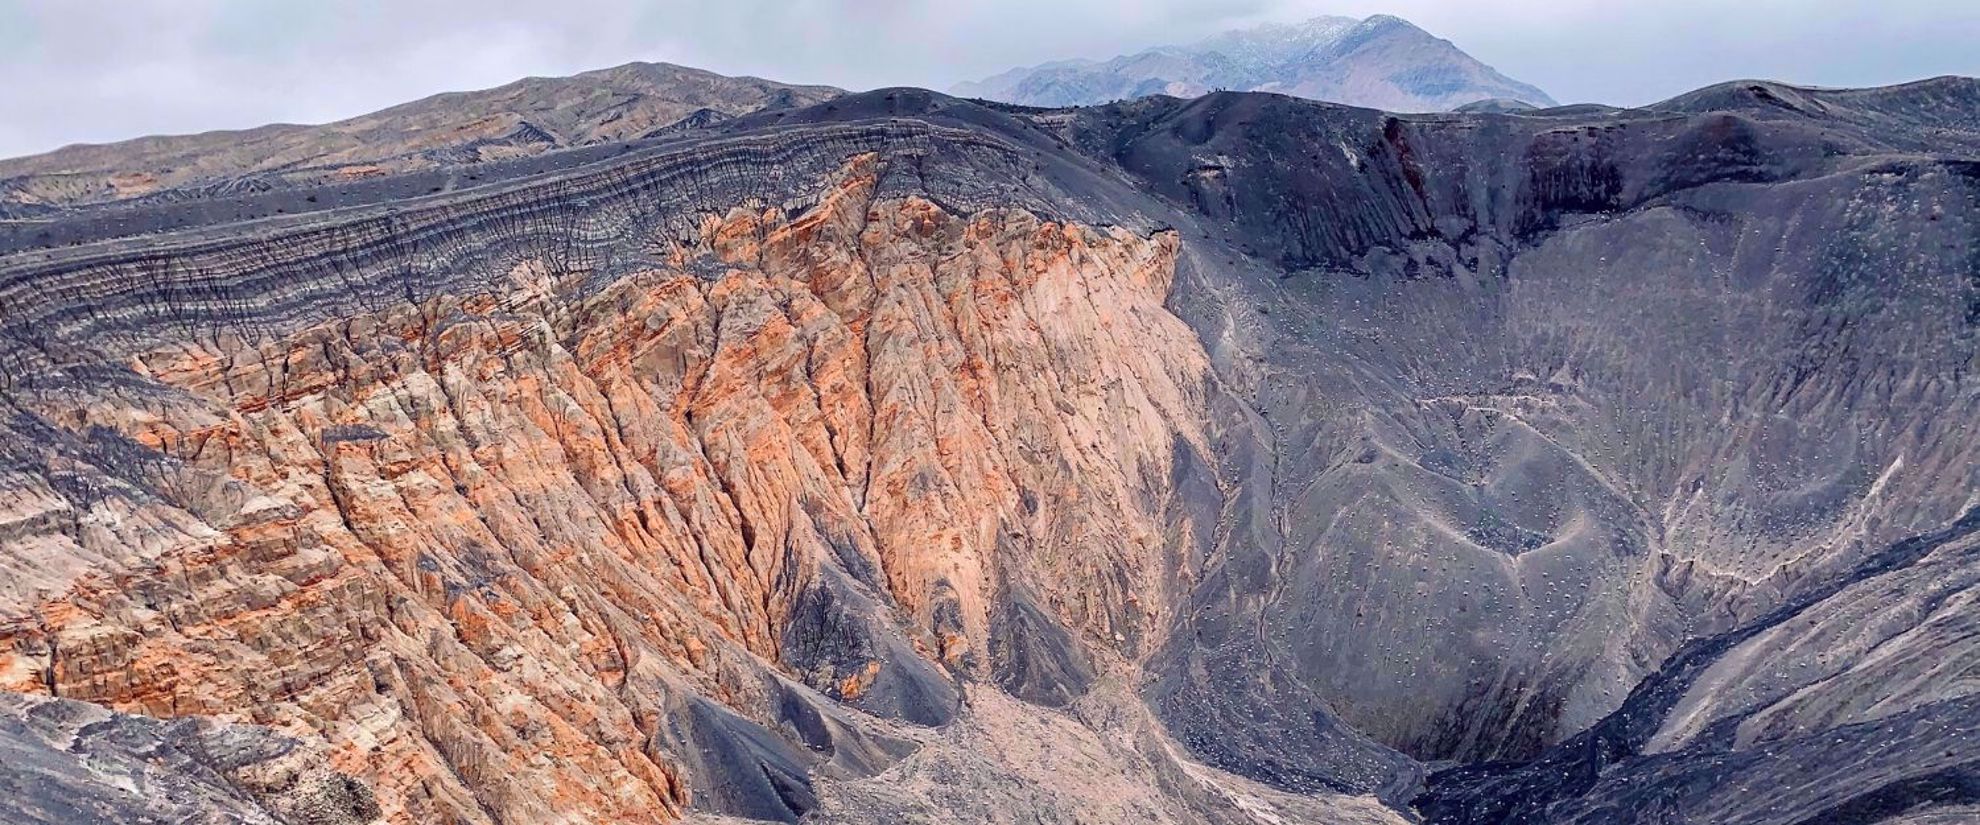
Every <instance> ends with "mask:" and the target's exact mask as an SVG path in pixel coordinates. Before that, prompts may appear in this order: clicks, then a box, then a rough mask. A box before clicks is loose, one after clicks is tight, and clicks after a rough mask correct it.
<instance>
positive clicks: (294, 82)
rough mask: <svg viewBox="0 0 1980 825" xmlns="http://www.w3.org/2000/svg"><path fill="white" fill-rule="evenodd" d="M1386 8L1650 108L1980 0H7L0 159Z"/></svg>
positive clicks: (1905, 31) (1899, 44) (963, 69)
mask: <svg viewBox="0 0 1980 825" xmlns="http://www.w3.org/2000/svg"><path fill="white" fill-rule="evenodd" d="M1378 12H1386V13H1393V14H1399V15H1401V16H1403V17H1407V18H1409V19H1411V20H1413V21H1415V22H1417V23H1418V24H1419V25H1422V26H1423V27H1424V28H1426V29H1429V30H1430V31H1432V32H1434V33H1436V34H1438V35H1440V36H1443V37H1446V38H1449V39H1451V40H1452V41H1454V42H1456V43H1457V44H1458V45H1459V46H1460V47H1462V48H1464V49H1465V50H1467V51H1469V52H1471V53H1472V54H1474V55H1476V56H1477V57H1479V58H1480V59H1482V60H1484V61H1486V62H1487V63H1491V64H1493V65H1495V66H1497V67H1498V68H1500V69H1501V70H1503V71H1505V72H1506V73H1507V74H1509V75H1511V76H1513V77H1516V78H1519V79H1522V80H1526V81H1529V82H1532V83H1535V84H1538V85H1540V86H1541V87H1543V88H1545V89H1547V90H1548V91H1549V92H1550V93H1552V94H1553V95H1554V96H1555V97H1557V98H1560V99H1562V100H1601V101H1606V102H1615V103H1624V104H1630V103H1644V102H1649V101H1652V100H1656V99H1659V98H1663V97H1668V96H1670V95H1673V94H1676V93H1679V92H1682V91H1685V90H1688V89H1690V88H1695V87H1697V86H1701V85H1705V84H1707V83H1711V82H1714V81H1718V80H1724V79H1729V78H1734V77H1747V76H1765V77H1772V78H1776V79H1783V80H1789V81H1795V82H1806V83H1816V84H1824V85H1868V84H1878V83H1889V82H1895V81H1900V80H1905V79H1911V78H1915V77H1921V76H1928V75H1933V74H1943V73H1965V74H1974V73H1980V56H1976V53H1980V50H1976V49H1974V48H1972V45H1973V44H1974V43H1976V42H1980V4H1975V3H1972V2H1971V1H1970V0H1937V2H1934V1H1933V0H1883V2H1874V3H1873V2H1844V1H1843V0H1803V1H1802V2H1788V0H1749V1H1748V2H1743V3H1732V2H1722V0H1665V2H1660V3H1639V4H1629V5H1626V6H1625V5H1623V4H1619V3H1615V2H1611V0H1550V1H1549V2H1540V0H1500V2H1449V0H1389V2H1365V1H1364V0H1339V1H1338V2H1315V1H1313V0H1141V1H1140V2H1133V1H1132V0H948V2H943V0H779V1H777V2H771V1H770V0H713V1H711V0H662V1H661V2H634V0H558V2H554V3H544V2H541V0H527V2H524V1H523V0H421V1H420V2H403V0H345V1H344V2H338V3H311V2H290V1H289V0H0V72H4V73H5V76H6V77H7V78H8V81H7V82H6V83H5V84H0V156H10V155H16V154H23V153H27V152H34V151H44V150H48V149H52V148H55V147H56V146H59V145H62V144H65V143H70V142H77V141H87V142H101V141H108V140H117V139H123V138H129V137H135V136H138V135H144V134H157V133H173V132H191V131H202V130H207V129H217V128H243V127H249V126H255V125H260V124H262V123H267V122H274V121H288V122H323V121H328V120H334V119H338V118H342V117H348V116H351V115H356V114H361V113H363V112H366V111H371V110H374V109H378V108H382V107H384V106H388V105H391V104H394V103H399V102H403V101H406V100H411V99H415V98H419V97H423V96H425V95H428V94H432V93H435V92H440V91H448V90H459V89H474V88H485V87H489V86H495V85H500V84H502V83H505V82H508V81H510V80H514V79H516V78H518V77H522V76H526V75H555V74H570V73H573V72H577V71H582V70H585V69H591V68H600V67H604V66H611V65H616V64H619V63H624V62H627V61H631V60H664V61H670V62H675V63H682V64H687V65H693V66H700V67H703V68H708V69H713V70H715V71H720V72H726V73H734V74H755V75H760V76H764V77H770V78H773V79H778V80H787V81H792V82H811V83H829V84H833V85H838V86H844V87H847V88H854V89H863V88H874V87H878V86H888V85H919V86H931V87H935V88H946V87H948V86H949V85H951V84H954V83H956V82H958V81H961V80H966V79H972V78H975V77H980V76H983V75H987V74H992V73H995V72H998V71H1001V70H1003V69H1006V68H1009V67H1011V66H1016V65H1025V64H1031V63H1038V62H1042V61H1046V60H1053V59H1059V58H1064V57H1073V56H1089V57H1105V56H1109V55H1112V54H1117V53H1121V52H1124V51H1132V50H1135V49H1139V48H1143V47H1146V46H1150V45H1156V44H1161V43H1172V42H1182V41H1187V40H1192V39H1196V38H1198V37H1202V36H1204V35H1207V34H1210V33H1213V32H1215V31H1219V30H1222V29H1226V28H1231V27H1235V26H1240V25H1248V24H1251V23H1256V22H1262V21H1265V20H1295V19H1301V18H1304V17H1309V16H1313V15H1316V14H1323V13H1328V14H1351V15H1356V16H1361V15H1367V14H1373V13H1378Z"/></svg>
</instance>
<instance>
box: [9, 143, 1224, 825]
mask: <svg viewBox="0 0 1980 825" xmlns="http://www.w3.org/2000/svg"><path fill="white" fill-rule="evenodd" d="M873 164H874V161H873V159H872V158H870V157H868V158H862V159H861V160H858V161H855V162H854V163H853V164H851V165H850V166H849V167H848V168H847V169H846V170H845V171H844V173H843V174H842V175H841V176H840V178H839V179H838V180H836V181H834V182H832V184H831V188H830V191H829V194H828V195H827V196H826V197H824V198H823V199H822V201H821V202H820V204H819V205H818V206H816V207H814V208H812V209H809V210H807V211H805V212H803V213H802V214H799V215H796V216H794V217H790V218H786V217H784V216H783V215H782V213H781V211H780V210H776V209H764V208H756V207H743V208H737V209H734V210H732V211H730V212H729V213H728V214H726V215H710V216H708V217H707V218H706V219H705V220H704V222H703V225H702V228H701V232H700V233H699V239H698V240H696V241H693V242H690V243H686V244H680V245H677V246H676V247H674V248H673V249H672V250H671V251H670V252H668V253H667V255H666V258H667V260H669V261H671V265H668V266H664V267H661V268H655V269H652V270H649V271H643V272H639V273H637V274H634V275H632V276H629V277H626V278H623V279H621V280H619V281H618V282H616V283H614V284H612V285H610V286H609V287H607V288H605V289H603V290H602V291H598V292H596V293H595V294H590V295H585V296H581V297H574V296H572V295H571V294H570V292H569V289H570V287H571V284H572V283H575V281H576V278H575V277H573V276H571V275H569V274H566V275H564V276H562V277H557V276H553V275H552V274H551V273H552V272H553V270H552V268H551V267H550V265H549V264H548V262H536V261H532V262H524V263H523V264H520V265H518V266H516V267H515V268H514V270H513V271H511V272H510V273H509V285H508V287H507V288H506V289H504V290H502V291H499V292H493V293H488V294H477V295H462V296H447V297H441V298H437V299H434V300H431V301H427V302H425V303H424V304H422V305H419V306H417V307H414V306H404V307H395V308H390V309H386V310H384V311H381V312H377V313H373V314H369V315H363V316H359V317H353V318H347V319H343V320H339V321H336V322H334V323H329V324H323V325H319V326H315V327H312V328H309V329H306V330H304V331H302V332H300V333H298V334H296V335H293V336H291V337H289V338H288V340H286V341H281V342H270V343H265V344H260V345H252V346H249V345H240V344H237V343H234V342H227V341H220V342H207V343H204V344H187V345H186V346H184V347H182V348H174V349H169V350H160V351H155V352H150V353H147V354H145V355H143V356H141V357H139V358H137V359H136V362H135V363H134V364H133V365H132V366H133V368H134V369H135V370H137V371H138V372H140V373H141V374H144V375H146V376H149V377H150V378H151V379H153V380H156V381H158V382H160V383H163V384H165V385H168V386H170V387H173V388H176V389H178V390H182V391H183V392H184V394H183V395H182V396H180V397H178V398H177V400H174V401H172V402H170V403H158V402H156V401H155V400H152V401H147V402H144V403H131V404H118V403H114V402H113V403H104V404H95V405H90V406H87V407H79V408H73V409H45V410H41V411H40V412H42V414H44V415H46V416H47V417H48V418H49V419H51V420H55V421H60V422H65V423H67V424H68V425H69V426H71V427H73V428H75V429H76V430H78V431H81V430H85V429H88V428H91V427H102V428H107V429H108V430H110V431H114V432H115V433H117V434H119V435H121V436H124V437H128V438H130V439H132V440H134V441H136V442H138V443H139V444H142V445H145V446H147V447H151V448H154V449H156V450H158V451H160V452H162V453H165V454H167V455H170V456H173V457H176V458H177V459H180V460H181V461H183V462H184V470H183V472H182V476H183V477H182V479H181V481H182V482H183V485H184V486H183V489H180V490H176V491H174V492H175V493H176V495H175V496H173V497H172V498H173V500H168V501H146V502H143V503H129V502H126V501H123V500H121V499H116V498H105V499H104V500H102V501H100V502H97V504H96V507H95V508H94V509H92V510H90V511H88V512H73V513H68V514H66V515H65V517H67V518H73V519H75V520H76V521H77V523H78V524H79V525H81V526H80V527H79V528H78V529H77V530H75V531H74V532H73V533H67V534H62V533H57V534H51V535H45V536H42V537H41V538H40V539H39V540H41V541H47V542H51V543H61V542H69V543H71V546H64V547H49V548H48V549H47V550H46V552H48V553H49V554H51V555H53V554H56V553H61V554H67V555H70V556H72V557H76V558H92V557H103V558H106V559H109V560H111V561H112V562H113V564H111V565H107V567H109V568H110V569H114V570H115V571H116V572H115V573H114V574H104V573H102V572H98V571H97V570H78V571H77V572H76V575H75V576H74V577H73V578H72V579H67V580H56V581H50V582H48V585H50V586H48V587H46V588H41V589H36V590H35V591H34V592H33V594H32V595H31V596H27V597H25V598H17V599H16V600H15V603H14V604H10V605H8V606H7V607H8V611H7V612H8V614H9V618H8V621H7V623H6V624H4V625H0V688H4V689H8V690H15V691H27V692H52V693H56V694H59V695H61V696H64V697H70V698H77V699H84V700H88V701H93V702H99V703H103V704H107V705H110V706H112V707H115V708H119V709H124V710H131V711H141V712H144V713H148V714H153V715H162V716H177V715H187V714H208V715H216V716H225V717H233V718H241V719H245V720H249V721H253V722H257V723H262V724H268V725H272V726H275V727H277V728H280V729H284V730H288V731H293V732H300V733H307V734H312V735H315V736H319V737H322V738H323V739H325V740H328V741H329V742H330V743H331V745H332V747H333V752H334V760H335V762H336V766H337V767H338V769H340V770H343V771H346V772H349V773H351V774H354V775H357V776H361V777H363V778H365V779H367V780H369V781H370V782H372V783H373V784H374V786H375V788H376V790H377V795H378V797H379V799H380V802H381V803H382V805H383V807H384V810H385V812H386V814H387V818H388V819H390V820H391V821H395V822H434V821H458V822H498V821H503V822H517V821H529V822H601V821H649V820H657V819H665V818H667V817H669V816H670V815H672V814H674V813H677V812H679V811H680V810H681V809H682V807H683V806H685V805H687V804H689V803H690V802H691V801H692V800H691V799H690V796H691V793H690V791H689V789H688V785H687V784H686V783H685V782H684V780H683V777H682V776H681V768H680V766H679V765H678V764H677V761H676V759H675V755H674V754H672V753H670V752H669V749H668V748H666V747H664V746H663V745H662V744H660V738H657V737H656V736H655V733H656V731H659V730H660V729H662V728H663V727H665V724H666V723H665V719H664V718H663V717H664V716H665V714H666V712H667V711H666V708H665V706H664V702H665V700H664V699H662V698H660V697H666V696H671V695H680V694H683V693H686V692H694V693H700V694H703V695H707V696H711V697H715V698H717V699H718V700H720V701H721V702H723V703H724V704H726V705H728V706H730V707H732V708H734V709H736V710H738V711H741V712H742V713H744V714H745V715H758V716H761V715H763V713H764V704H765V702H767V701H768V700H767V699H766V697H765V696H763V695H762V688H761V683H760V680H758V679H756V678H753V677H751V676H750V675H749V673H750V671H751V670H752V669H753V668H756V667H759V666H760V665H762V664H763V663H769V664H771V665H772V666H778V663H779V662H780V661H781V659H782V658H783V656H782V652H781V651H782V650H783V649H784V648H783V647H782V646H781V645H780V643H781V641H782V639H781V638H780V634H781V632H782V630H783V628H784V627H785V625H786V623H787V622H788V621H789V620H790V618H791V613H792V611H793V606H794V603H795V602H796V600H797V599H798V598H799V596H800V595H801V594H802V593H803V592H804V591H805V590H806V589H807V588H808V587H810V586H811V585H812V583H813V581H814V579H815V578H816V577H817V576H819V575H820V574H819V565H820V564H821V562H824V561H827V560H830V563H831V564H833V565H835V566H837V567H840V568H855V569H856V568H861V567H865V568H867V569H870V570H872V571H876V572H877V578H876V580H875V583H876V584H879V585H881V587H882V588H883V589H884V591H885V593H886V594H888V595H890V596H891V597H892V599H893V600H894V601H895V602H896V603H897V604H898V605H899V608H900V610H901V611H903V612H904V613H905V614H907V616H908V617H909V621H908V626H909V627H910V628H913V629H914V630H915V631H916V633H915V634H914V638H913V640H912V641H913V642H914V644H916V645H917V646H918V647H919V648H920V649H921V650H922V651H923V652H924V654H925V655H926V656H928V657H930V658H933V659H937V660H939V661H941V662H942V663H944V664H946V665H948V666H949V667H951V668H953V669H954V670H956V671H959V672H963V673H978V674H980V673H981V672H982V671H983V669H984V668H985V664H984V662H983V653H982V651H984V650H985V648H986V639H987V636H988V634H989V625H990V621H991V620H990V615H989V614H990V610H991V608H990V601H991V596H992V594H994V593H996V592H998V591H999V589H1000V588H1006V587H1011V586H1014V585H1021V586H1024V587H1027V588H1030V589H1031V590H1032V591H1035V592H1039V593H1042V594H1045V601H1046V602H1048V603H1049V605H1050V610H1051V612H1053V613H1054V614H1055V615H1057V616H1059V617H1061V620H1062V621H1063V622H1065V623H1066V624H1067V625H1068V626H1070V627H1072V628H1074V629H1075V632H1078V633H1082V634H1084V635H1086V636H1087V637H1089V638H1092V639H1098V640H1103V641H1105V642H1107V643H1108V644H1113V642H1112V640H1115V639H1122V640H1126V639H1128V638H1129V636H1128V635H1127V634H1129V633H1134V634H1136V636H1137V638H1138V636H1139V633H1140V629H1141V628H1146V627H1148V626H1150V625H1152V624H1154V622H1153V621H1152V620H1153V619H1155V618H1156V617H1153V616H1146V615H1142V613H1141V611H1142V610H1143V607H1142V606H1143V605H1147V604H1162V603H1164V601H1163V600H1162V599H1150V598H1148V597H1149V594H1150V593H1153V592H1157V591H1159V590H1160V588H1161V587H1162V586H1163V578H1164V577H1163V575H1162V571H1163V570H1164V569H1165V562H1164V558H1163V555H1164V553H1166V552H1168V551H1167V550H1166V547H1167V546H1168V543H1167V542H1166V541H1165V539H1164V535H1165V530H1167V529H1169V528H1168V527H1165V524H1164V521H1163V516H1162V513H1161V512H1160V509H1161V507H1162V500H1161V496H1162V494H1163V491H1162V490H1161V489H1159V486H1158V485H1157V484H1155V483H1154V482H1151V480H1161V479H1165V478H1167V477H1168V462H1169V461H1170V453H1171V451H1172V450H1173V449H1177V445H1178V444H1180V445H1183V447H1182V448H1184V449H1194V448H1193V447H1190V446H1189V445H1190V444H1191V443H1192V442H1197V441H1199V440H1200V436H1199V435H1198V434H1196V433H1195V432H1194V431H1193V430H1191V429H1190V428H1189V425H1188V424H1187V423H1186V422H1189V421H1191V420H1194V419H1196V418H1198V417H1199V416H1197V415H1195V414H1193V413H1192V410H1193V409H1194V408H1195V407H1196V406H1197V405H1199V404H1200V403H1201V400H1200V398H1199V397H1198V396H1199V392H1200V385H1201V382H1202V380H1203V377H1202V376H1203V372H1204V369H1205V366H1204V362H1205V358H1204V355H1203V353H1202V351H1201V350H1200V348H1199V347H1198V345H1197V344H1196V341H1195V338H1194V336H1193V335H1192V334H1191V333H1190V332H1189V330H1188V329H1187V328H1186V327H1184V326H1183V325H1182V323H1181V322H1180V321H1178V320H1177V319H1176V318H1175V317H1173V316H1172V315H1170V314H1169V313H1168V312H1167V311H1165V310H1164V309H1163V307H1162V302H1163V300H1164V298H1165V296H1166V294H1167V291H1168V288H1169V281H1170V278H1171V277H1172V273H1173V271H1174V266H1175V256H1176V240H1175V238H1174V237H1173V235H1171V234H1156V235H1154V236H1152V237H1143V236H1139V235H1136V234H1133V233H1130V232H1128V231H1125V230H1107V229H1098V228H1093V227H1086V226H1077V225H1065V224H1059V223H1053V222H1049V221H1045V220H1041V219H1039V218H1037V217H1035V216H1033V215H1031V214H1029V213H1026V212H1022V211H997V210H992V211H986V212H981V213H978V214H975V215H971V216H967V217H965V216H960V215H956V214H952V213H950V212H947V211H944V210H943V209H942V208H940V207H938V206H936V205H934V204H932V203H930V202H928V201H925V200H921V199H918V198H905V199H888V200H876V199H875V196H874V182H875V175H874V169H873ZM9 496H10V497H9V498H8V499H7V500H6V501H7V503H8V509H11V510H15V511H17V512H19V511H22V510H24V509H27V508H31V507H33V506H36V504H37V502H41V501H44V500H52V498H50V497H43V496H37V495H36V493H35V492H34V491H32V490H28V491H22V492H16V493H10V494H9ZM125 548H142V550H141V551H138V552H135V553H133V552H132V551H130V550H127V549H125ZM120 554H125V555H130V556H134V557H135V558H131V559H128V560H126V559H123V558H120ZM879 668H880V662H878V661H874V662H870V663H865V664H863V665H860V666H858V667H855V668H849V669H847V671H846V672H792V673H791V675H792V676H794V677H796V678H798V679H801V680H803V681H805V682H807V683H809V684H811V685H813V686H814V687H816V688H818V689H820V690H822V691H824V692H826V693H827V694H828V695H833V696H834V697H835V698H839V699H842V700H847V701H854V700H858V699H859V698H860V697H861V695H862V694H863V693H864V692H865V691H866V690H867V689H868V687H869V686H870V685H871V684H872V682H873V680H874V677H875V674H877V673H878V671H879ZM785 669H786V670H793V669H792V668H789V667H786V668H785ZM830 669H831V668H830V667H829V665H828V666H827V668H826V670H827V671H830Z"/></svg>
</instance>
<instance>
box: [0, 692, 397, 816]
mask: <svg viewBox="0 0 1980 825" xmlns="http://www.w3.org/2000/svg"><path fill="white" fill-rule="evenodd" d="M321 760H322V747H321V743H312V742H304V741H298V740H295V739H291V738H288V737H284V736H280V735H276V734H274V733H271V732H269V731H267V730H263V729H259V728H253V727H248V726H242V725H224V724H216V723H213V722H211V721H205V720H198V719H183V720H178V721H173V722H163V721H159V720H156V719H148V718H144V717H141V716H129V715H126V714H121V713H115V712H112V711H110V710H108V709H105V708H103V707H100V706H96V705H90V704H86V703H83V702H72V701H68V700H63V699H50V698H48V697H45V696H25V695H21V694H17V693H0V818H4V819H5V820H6V821H7V822H14V823H20V824H21V825H30V824H31V823H47V824H48V825H62V824H63V823H72V822H129V823H170V822H177V823H194V822H196V823H215V825H218V823H252V825H264V824H265V825H277V823H310V825H365V823H372V822H377V821H379V818H378V817H379V814H380V811H379V807H378V801H377V799H375V798H374V797H373V796H372V794H371V789H370V788H368V787H366V786H365V785H364V784H363V783H362V782H360V781H358V780H357V779H355V778H353V777H351V776H349V775H346V774H342V773H338V772H336V771H334V770H332V769H330V768H328V767H327V766H326V765H325V764H324V763H323V762H322V761H321Z"/></svg>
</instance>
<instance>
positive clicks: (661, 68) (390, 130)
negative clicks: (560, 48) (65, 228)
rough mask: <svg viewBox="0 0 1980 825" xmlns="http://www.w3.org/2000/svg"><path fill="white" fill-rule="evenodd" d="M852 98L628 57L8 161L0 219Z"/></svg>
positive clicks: (520, 151)
mask: <svg viewBox="0 0 1980 825" xmlns="http://www.w3.org/2000/svg"><path fill="white" fill-rule="evenodd" d="M841 94H844V91H842V90H840V89H835V88H832V87H830V86H793V85H788V84H784V83H776V82H773V81H769V80H763V79H760V78H754V77H728V76H725V75H719V74H716V73H714V72H708V71H702V70H700V69H691V68H687V67H685V66H675V65H671V64H667V63H628V64H625V65H623V66H617V67H614V68H610V69H600V70H597V71H591V72H584V73H581V74H576V75H572V76H570V77H531V78H525V79H523V80H518V81H516V82H514V83H510V84H507V85H505V86H499V87H496V88H493V89H483V90H480V91H473V92H449V93H446V94H438V95H434V96H432V97H428V98H424V99H421V100H416V101H413V102H411V103H405V104H401V105H398V106H393V107H391V108H389V109H384V110H381V111H377V112H373V113H371V114H368V115H360V116H358V117H354V118H351V119H349V120H342V121H338V122H336V123H329V124H324V125H320V126H300V125H295V124H286V123H284V124H275V125H272V126H262V127H259V128H255V129H246V130H239V131H216V132H204V133H201V134H196V135H168V136H158V137H144V138H138V139H136V140H127V141H122V142H118V143H109V144H98V145H77V146H69V147H65V148H62V149H57V150H55V151H53V152H49V153H46V154H41V155H34V156H31V157H24V158H15V159H12V160H0V215H4V214H6V212H7V210H8V208H9V207H13V208H14V210H15V211H24V210H29V209H33V208H37V207H64V206H81V205H89V204H96V203H105V202H110V201H117V200H123V199H127V198H133V197H141V196H143V195H147V194H151V193H153V192H158V191H161V190H167V189H192V188H198V187H202V186H207V187H230V188H241V187H248V188H253V187H256V186H265V185H275V184H297V183H322V182H330V181H335V180H338V179H354V178H362V177H367V176H372V175H380V174H391V173H397V172H406V171H413V170H418V169H427V168H433V167H437V166H448V165H454V164H460V163H473V162H476V161H483V160H500V159H503V158H512V157H519V156H524V155H533V154H537V153H540V152H545V151H549V150H552V149H562V148H566V147H570V146H583V145H587V144H593V143H606V142H611V141H620V140H631V139H634V138H639V137H643V136H646V135H648V134H652V133H655V132H659V131H664V130H668V129H670V128H673V127H677V126H679V127H688V126H693V125H699V124H706V123H709V122H712V121H716V120H722V119H726V118H728V117H732V116H735V115H740V114H745V113H748V112H753V111H756V110H759V109H775V108H783V107H791V106H808V105H810V104H813V103H817V102H819V101H822V100H825V99H828V98H832V97H837V96H839V95H841Z"/></svg>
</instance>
